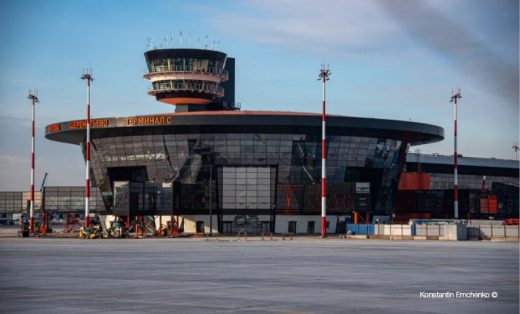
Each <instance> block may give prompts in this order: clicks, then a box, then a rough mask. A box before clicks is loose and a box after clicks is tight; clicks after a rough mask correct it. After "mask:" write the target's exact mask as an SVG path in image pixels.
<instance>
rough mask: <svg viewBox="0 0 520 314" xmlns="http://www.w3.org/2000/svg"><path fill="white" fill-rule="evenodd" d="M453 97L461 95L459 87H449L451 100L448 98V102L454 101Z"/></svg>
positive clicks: (458, 97) (460, 96)
mask: <svg viewBox="0 0 520 314" xmlns="http://www.w3.org/2000/svg"><path fill="white" fill-rule="evenodd" d="M455 98H457V99H460V98H462V95H461V94H460V88H457V89H455V91H454V90H453V88H452V89H451V100H450V102H454V99H455Z"/></svg>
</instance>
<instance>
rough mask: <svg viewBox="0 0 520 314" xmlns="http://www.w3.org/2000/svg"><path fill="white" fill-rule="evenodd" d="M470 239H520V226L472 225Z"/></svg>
mask: <svg viewBox="0 0 520 314" xmlns="http://www.w3.org/2000/svg"><path fill="white" fill-rule="evenodd" d="M467 229H468V238H479V239H482V238H516V239H520V225H516V226H506V225H477V226H475V225H470V226H468V227H467Z"/></svg>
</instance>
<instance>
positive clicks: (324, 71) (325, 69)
mask: <svg viewBox="0 0 520 314" xmlns="http://www.w3.org/2000/svg"><path fill="white" fill-rule="evenodd" d="M331 74H332V73H331V72H330V70H329V66H328V65H327V66H325V64H322V65H321V69H320V75H319V77H318V80H321V81H322V83H323V100H322V102H321V109H322V110H321V237H322V238H325V237H327V169H326V159H327V152H326V150H327V149H326V134H325V120H326V118H327V114H326V112H327V111H326V85H327V81H328V80H329V76H330V75H331Z"/></svg>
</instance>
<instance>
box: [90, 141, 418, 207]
mask: <svg viewBox="0 0 520 314" xmlns="http://www.w3.org/2000/svg"><path fill="white" fill-rule="evenodd" d="M93 144H94V146H95V149H93V150H92V170H93V175H94V176H93V178H94V180H95V181H94V182H95V184H96V185H97V186H99V188H100V191H101V194H102V196H103V198H104V200H105V204H106V206H107V209H108V208H110V206H111V205H112V204H113V203H114V201H113V196H114V195H113V183H114V181H134V182H169V183H172V186H174V187H175V188H176V189H178V190H180V191H181V192H180V193H178V194H176V195H178V196H177V197H179V198H180V199H178V200H177V202H179V208H178V210H180V213H182V214H207V213H208V211H209V209H210V203H211V208H212V209H213V210H214V211H215V213H222V214H225V213H230V214H231V213H232V214H241V213H246V212H247V214H255V215H258V214H272V211H277V212H280V211H281V212H283V211H291V213H293V214H314V215H315V214H319V208H320V205H319V204H320V198H321V194H320V193H321V192H320V191H321V190H320V182H321V138H320V136H319V135H317V134H304V133H299V134H279V133H278V134H271V133H215V134H201V133H190V134H163V135H135V136H120V137H104V138H97V139H93ZM407 148H408V144H407V143H405V142H403V141H400V140H393V139H384V138H371V137H359V136H339V135H336V136H334V135H332V136H329V138H328V142H327V183H328V184H327V187H328V204H327V205H328V208H329V213H331V214H347V213H351V212H352V210H353V209H354V184H355V182H369V183H370V187H371V199H372V202H371V204H372V207H371V211H372V212H373V213H375V214H381V215H385V214H388V213H389V210H390V208H391V206H392V196H393V193H394V191H395V188H396V185H397V181H398V179H399V173H400V171H401V169H402V166H403V163H404V157H405V154H406V151H407ZM210 190H211V193H210ZM210 194H211V197H210Z"/></svg>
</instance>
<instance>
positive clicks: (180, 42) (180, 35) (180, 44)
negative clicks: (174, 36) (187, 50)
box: [179, 31, 182, 48]
mask: <svg viewBox="0 0 520 314" xmlns="http://www.w3.org/2000/svg"><path fill="white" fill-rule="evenodd" d="M179 48H182V31H180V33H179Z"/></svg>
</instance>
